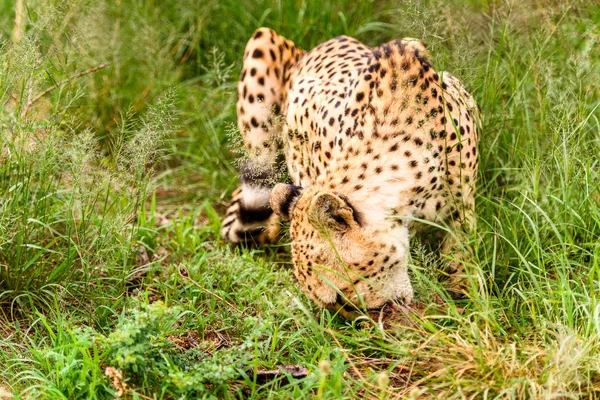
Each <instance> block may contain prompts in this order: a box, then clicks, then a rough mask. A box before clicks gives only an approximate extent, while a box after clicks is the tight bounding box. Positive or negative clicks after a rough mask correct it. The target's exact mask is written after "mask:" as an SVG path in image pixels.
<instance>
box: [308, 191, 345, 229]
mask: <svg viewBox="0 0 600 400" xmlns="http://www.w3.org/2000/svg"><path fill="white" fill-rule="evenodd" d="M308 220H309V221H310V223H311V224H312V225H313V226H314V227H315V228H317V229H319V228H329V229H333V230H336V231H339V232H345V231H347V230H348V229H349V228H350V224H351V222H352V221H354V211H353V210H352V208H351V207H350V206H349V205H348V203H347V202H346V201H345V200H344V199H343V198H341V197H339V196H337V195H335V194H333V193H329V192H323V193H319V194H317V195H316V196H315V197H314V198H313V199H312V201H311V202H310V206H309V207H308Z"/></svg>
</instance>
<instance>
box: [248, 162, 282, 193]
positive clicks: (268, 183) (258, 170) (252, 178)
mask: <svg viewBox="0 0 600 400" xmlns="http://www.w3.org/2000/svg"><path fill="white" fill-rule="evenodd" d="M274 178H275V171H274V170H273V168H272V167H267V166H254V165H252V163H251V162H247V163H244V166H243V167H242V175H241V177H240V180H241V182H242V183H243V184H247V185H250V186H258V187H265V188H272V187H273V186H275V179H274Z"/></svg>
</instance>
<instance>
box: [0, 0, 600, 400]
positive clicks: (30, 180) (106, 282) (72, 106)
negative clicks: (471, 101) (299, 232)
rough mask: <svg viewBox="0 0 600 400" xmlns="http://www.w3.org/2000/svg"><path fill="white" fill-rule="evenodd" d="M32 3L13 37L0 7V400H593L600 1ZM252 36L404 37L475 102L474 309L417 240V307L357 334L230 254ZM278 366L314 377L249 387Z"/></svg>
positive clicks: (266, 260)
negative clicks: (421, 45)
mask: <svg viewBox="0 0 600 400" xmlns="http://www.w3.org/2000/svg"><path fill="white" fill-rule="evenodd" d="M23 4H24V14H23V18H22V22H21V26H20V27H17V30H18V31H19V35H15V21H16V20H17V19H16V18H15V5H16V2H13V1H0V140H1V142H2V144H1V147H0V149H1V153H0V397H2V396H5V394H3V392H5V393H10V394H11V395H13V396H14V397H16V398H52V399H55V398H113V397H114V396H115V395H117V394H120V395H123V396H125V397H132V398H140V397H141V398H143V397H144V396H146V397H150V398H175V397H177V398H179V397H182V396H188V397H193V396H196V397H211V396H212V397H218V398H238V397H250V398H267V397H268V398H305V397H306V398H313V397H318V398H364V397H372V398H375V397H376V398H389V397H400V398H402V397H404V398H405V397H410V398H464V397H468V398H540V399H546V398H552V397H558V398H578V397H584V398H588V397H591V398H594V397H598V396H599V394H598V393H599V391H600V363H599V361H598V360H599V359H600V358H599V354H600V349H599V346H600V302H599V301H598V291H599V290H600V288H599V283H598V282H599V281H600V240H599V239H598V238H599V237H600V189H599V185H598V182H600V176H599V175H600V165H599V162H600V161H599V159H600V157H599V155H600V134H599V132H600V123H599V117H600V85H599V80H600V78H599V77H600V53H599V52H598V51H597V49H598V46H599V44H600V43H599V42H600V28H599V26H600V7H599V6H597V5H595V4H594V3H593V2H588V1H583V0H581V1H574V2H571V3H568V4H567V3H564V2H559V1H543V2H537V1H536V2H527V1H526V2H501V3H498V2H491V3H490V2H481V1H473V2H459V1H451V2H442V1H438V0H432V1H426V2H397V1H379V2H358V3H357V2H350V1H344V0H340V1H334V0H326V1H319V2H317V1H312V0H307V1H303V2H297V3H289V4H288V3H285V2H279V1H271V0H264V1H244V0H235V1H234V0H226V1H213V0H197V1H192V0H186V1H174V0H168V1H160V2H159V1H151V0H148V1H143V2H137V1H130V0H120V1H116V2H112V1H104V0H100V1H98V0H96V1H93V2H92V1H89V0H80V1H76V2H70V3H68V4H67V3H65V2H61V1H54V0H52V1H34V0H24V2H23ZM263 25H266V26H270V27H273V28H274V29H276V30H278V31H279V32H280V33H282V34H283V35H285V36H286V37H288V38H290V39H292V40H294V41H295V42H297V43H298V44H300V45H301V46H303V47H304V48H307V49H308V48H311V47H313V46H314V45H316V44H318V43H320V42H322V41H324V40H326V39H328V38H330V37H333V36H336V35H341V34H346V35H351V36H355V37H357V38H358V39H360V40H362V41H364V42H365V43H367V44H369V45H377V44H379V43H381V42H384V41H387V40H392V39H395V38H398V37H404V36H409V37H418V38H421V39H423V40H424V41H425V43H426V44H427V45H428V48H429V51H430V53H431V54H432V59H433V64H434V66H435V67H436V69H438V70H448V71H451V72H452V73H453V74H455V75H457V76H458V77H460V78H461V79H462V80H463V81H464V82H465V84H466V86H467V88H468V89H469V90H470V91H471V92H472V93H473V94H474V96H475V98H476V99H477V102H478V104H479V106H480V107H481V111H482V116H483V127H482V138H481V140H482V142H481V145H480V147H479V153H480V176H479V181H478V197H477V204H476V211H477V215H478V218H477V223H476V229H475V231H474V233H473V234H472V236H471V237H470V238H469V241H470V242H471V243H470V244H471V245H472V247H473V248H474V258H473V259H472V260H471V261H470V263H469V265H467V271H468V272H469V273H470V278H469V296H468V300H465V301H462V302H458V303H453V302H445V303H444V302H442V304H440V301H439V300H438V298H439V297H444V296H445V295H444V292H443V290H442V289H441V287H442V286H441V285H440V283H438V282H437V276H436V274H434V273H432V271H433V270H435V263H434V261H432V260H434V259H435V257H433V256H432V255H431V254H430V253H428V251H427V250H425V248H424V247H423V246H421V245H420V243H419V239H418V238H415V239H414V240H413V244H414V246H413V248H414V251H413V255H412V262H411V264H412V265H411V267H412V272H413V277H414V281H415V287H416V288H417V298H416V301H417V302H418V304H420V305H422V306H423V310H421V311H419V312H414V313H411V314H410V315H408V316H406V317H405V318H399V319H397V320H396V321H395V322H394V321H392V322H388V323H387V325H386V326H385V327H384V326H382V324H380V323H379V322H378V321H377V320H371V321H369V323H365V321H366V320H368V319H369V318H367V317H366V316H365V317H363V318H361V319H359V320H358V321H352V322H346V321H343V320H341V319H339V318H337V317H336V316H334V315H330V313H328V312H327V311H322V310H318V309H316V308H314V307H313V306H312V305H311V304H310V302H309V301H308V300H307V299H306V298H305V297H304V295H303V294H302V293H301V292H300V291H299V289H298V288H297V286H296V284H295V283H294V281H293V274H292V273H291V270H290V268H289V256H288V255H286V253H285V252H281V251H277V250H279V249H267V250H249V249H238V248H230V247H228V246H227V245H225V244H224V243H223V242H222V241H221V239H220V237H219V233H218V232H219V224H220V222H219V220H220V218H219V213H220V211H222V210H223V205H224V204H225V202H226V200H227V194H228V193H229V192H230V191H231V190H232V189H233V188H234V187H235V185H236V184H237V178H236V171H235V167H234V154H235V152H234V151H232V149H231V148H230V146H231V145H230V143H229V141H230V135H229V133H228V131H229V127H230V126H231V124H232V123H234V121H235V100H236V99H235V86H236V80H237V74H238V72H239V70H240V67H241V64H240V63H241V56H242V52H243V48H244V45H245V42H246V40H247V39H248V37H249V36H250V35H251V33H252V32H253V31H254V29H256V28H258V27H260V26H263ZM106 63H109V65H108V66H106V67H104V68H102V69H98V70H95V71H94V72H90V73H85V74H83V73H84V72H86V71H89V70H90V69H93V68H94V67H97V66H100V65H103V64H106ZM54 85H55V86H56V87H55V88H54V89H53V90H50V91H49V92H48V93H47V94H45V95H43V96H41V97H40V99H39V100H37V101H35V102H34V103H32V104H31V105H30V106H29V107H28V106H27V104H28V103H30V102H31V100H32V99H34V98H36V95H38V94H41V93H44V91H45V90H47V89H48V88H51V87H53V86H54ZM283 247H285V246H283ZM375 319H376V318H375ZM282 364H296V365H302V366H305V367H307V368H308V372H309V373H308V376H307V377H306V378H304V379H299V380H295V379H291V378H290V379H289V380H288V381H286V380H284V379H283V376H281V377H279V378H277V379H275V381H271V382H267V383H261V382H260V380H259V379H258V378H257V375H256V372H257V371H261V370H262V369H276V368H277V366H278V365H282Z"/></svg>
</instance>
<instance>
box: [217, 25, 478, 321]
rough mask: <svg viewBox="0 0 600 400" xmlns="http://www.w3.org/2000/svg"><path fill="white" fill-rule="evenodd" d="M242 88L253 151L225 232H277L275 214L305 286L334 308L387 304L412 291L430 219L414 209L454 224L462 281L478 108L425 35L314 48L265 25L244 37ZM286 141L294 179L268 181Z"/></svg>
mask: <svg viewBox="0 0 600 400" xmlns="http://www.w3.org/2000/svg"><path fill="white" fill-rule="evenodd" d="M238 94H239V99H238V126H239V129H240V131H241V132H242V134H243V136H244V140H245V144H246V148H247V150H248V152H249V153H250V155H251V157H250V160H251V161H249V162H248V164H247V165H246V167H245V168H244V172H243V174H242V184H241V187H240V189H238V191H236V193H234V197H233V200H232V204H231V206H230V208H229V210H228V213H227V216H226V217H225V219H224V221H223V232H222V233H223V236H224V238H225V239H226V240H228V241H230V242H234V243H239V242H243V241H254V242H257V243H259V244H262V243H267V242H270V241H272V240H274V239H275V238H276V235H277V233H278V231H277V229H276V228H273V227H276V226H278V224H277V223H276V220H277V218H281V219H284V220H289V221H290V237H291V241H292V257H293V262H294V267H295V274H296V277H297V278H298V281H299V283H300V285H301V287H302V288H303V290H304V291H305V292H306V293H307V295H308V296H309V297H310V298H311V299H312V300H314V301H315V302H316V303H317V304H319V305H320V306H324V307H329V308H333V309H337V308H340V307H346V306H348V305H351V306H359V307H363V308H377V307H381V306H382V305H383V304H384V303H385V302H386V301H388V300H391V299H395V300H399V301H401V302H403V303H409V302H410V301H411V299H412V297H413V290H412V286H411V283H410V280H409V277H408V260H409V234H410V233H411V232H412V231H418V230H419V229H420V228H422V227H423V224H420V223H415V220H419V219H422V220H426V221H432V222H434V223H437V224H439V223H448V225H449V226H450V228H451V230H452V231H453V234H452V235H448V237H447V238H446V239H445V241H444V243H443V245H442V248H441V252H442V253H443V254H445V255H447V256H449V257H448V258H449V259H450V260H451V261H450V262H449V264H448V271H449V272H450V273H451V274H452V276H453V278H452V279H451V284H452V285H455V289H456V290H460V282H461V279H460V277H461V275H462V262H461V260H464V258H465V257H467V256H468V249H464V247H463V246H461V245H460V243H459V241H460V237H461V235H462V234H463V233H464V232H465V231H468V230H469V229H470V227H471V224H472V221H473V208H474V192H475V178H476V175H477V165H478V153H477V143H478V140H479V135H478V130H477V121H478V119H477V107H476V105H475V102H474V100H473V98H472V97H471V95H470V94H469V93H468V92H467V91H466V90H465V89H464V87H463V86H462V84H461V83H460V82H459V81H458V80H457V79H456V78H455V77H453V76H452V75H450V74H449V73H447V72H440V73H438V72H436V71H435V70H434V69H433V67H432V66H431V63H430V61H429V59H428V55H427V53H426V50H425V48H424V46H423V44H422V43H421V42H420V41H418V40H415V39H403V40H397V41H393V42H389V43H386V44H384V45H382V46H379V47H376V48H369V47H367V46H365V45H364V44H362V43H360V42H359V41H357V40H355V39H352V38H349V37H346V36H340V37H336V38H334V39H331V40H329V41H327V42H325V43H323V44H321V45H319V46H317V47H316V48H314V49H313V50H311V51H310V52H308V53H305V52H304V51H303V50H301V49H299V48H298V47H297V46H296V45H295V44H294V43H292V42H290V41H289V40H287V39H285V38H283V37H282V36H280V35H278V34H277V33H276V32H274V31H273V30H271V29H267V28H261V29H259V30H257V31H256V32H255V33H254V35H253V37H252V38H251V39H250V41H249V42H248V45H247V46H246V51H245V54H244V67H243V69H242V73H241V78H240V82H239V87H238ZM279 150H281V151H282V152H283V154H284V155H285V161H286V164H287V170H288V173H289V176H290V178H291V180H292V182H293V185H287V184H278V185H276V186H275V187H273V182H272V181H271V180H269V179H268V177H269V176H273V174H274V173H273V171H275V170H276V164H277V154H278V153H279ZM247 171H259V172H258V173H256V172H255V173H254V174H252V173H249V172H247ZM273 211H274V212H273Z"/></svg>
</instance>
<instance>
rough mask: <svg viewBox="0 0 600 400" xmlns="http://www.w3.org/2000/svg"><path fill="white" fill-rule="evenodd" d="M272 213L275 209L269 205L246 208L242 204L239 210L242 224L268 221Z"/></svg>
mask: <svg viewBox="0 0 600 400" xmlns="http://www.w3.org/2000/svg"><path fill="white" fill-rule="evenodd" d="M271 214H273V210H272V209H271V207H269V205H265V206H262V207H254V208H246V207H244V206H243V205H242V206H241V207H240V211H239V216H240V222H241V223H242V224H251V223H254V222H262V221H266V220H267V219H269V217H270V216H271Z"/></svg>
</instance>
